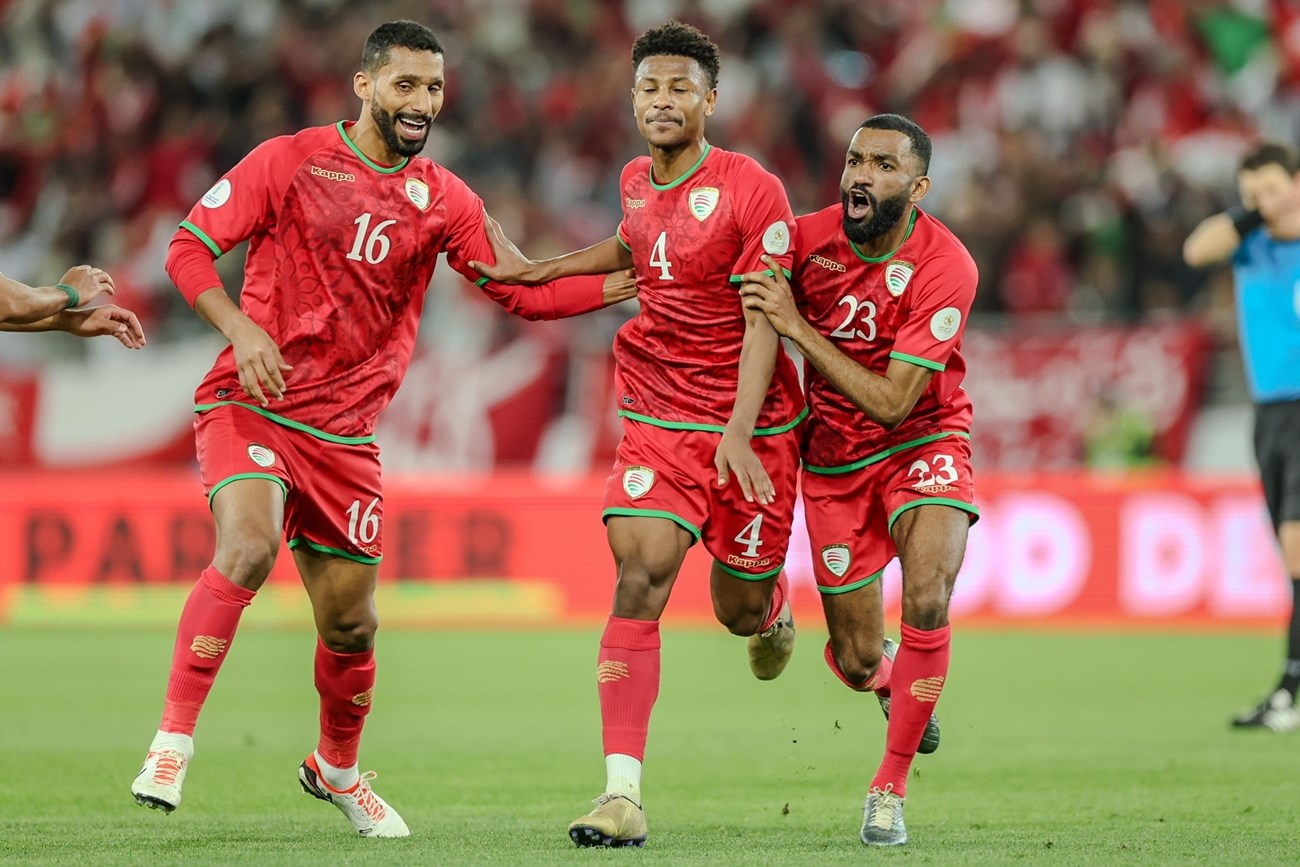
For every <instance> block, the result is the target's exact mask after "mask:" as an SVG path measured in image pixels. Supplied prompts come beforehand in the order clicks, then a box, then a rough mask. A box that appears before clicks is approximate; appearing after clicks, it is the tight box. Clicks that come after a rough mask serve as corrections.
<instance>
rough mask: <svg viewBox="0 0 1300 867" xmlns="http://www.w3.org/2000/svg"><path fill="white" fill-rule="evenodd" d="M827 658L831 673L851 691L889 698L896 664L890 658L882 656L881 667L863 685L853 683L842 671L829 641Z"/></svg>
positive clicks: (827, 643)
mask: <svg viewBox="0 0 1300 867" xmlns="http://www.w3.org/2000/svg"><path fill="white" fill-rule="evenodd" d="M825 656H826V664H827V665H829V666H830V667H831V671H832V672H834V673H835V676H836V677H838V678H839V679H840V680H841V681H842V682H843V683H844V685H845V686H847V687H848V688H849V689H852V690H856V691H857V692H874V693H875V694H876V695H878V696H880V697H881V698H889V679H890V675H892V674H893V671H894V663H893V662H891V661H890V659H889V657H888V656H885V655H884V654H881V656H880V665H879V666H878V667H877V668H876V673H875V674H873V675H872V676H871V677H869V678H867V679H866V680H864V681H862V683H853V682H852V681H850V680H849V679H848V677H847V676H846V675H845V674H844V672H843V671H841V670H840V664H839V663H838V662H836V661H835V651H833V650H832V649H831V643H830V642H829V641H828V642H826V654H825Z"/></svg>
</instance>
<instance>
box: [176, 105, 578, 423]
mask: <svg viewBox="0 0 1300 867" xmlns="http://www.w3.org/2000/svg"><path fill="white" fill-rule="evenodd" d="M350 125H351V124H350V123H346V122H342V123H338V124H336V125H333V126H324V127H314V128H311V129H306V130H303V131H302V132H299V133H297V134H296V135H292V136H281V137H279V138H274V139H271V140H269V141H266V142H264V143H263V144H261V145H259V146H258V147H257V148H256V149H254V150H253V151H252V153H250V154H249V155H248V156H247V157H245V158H244V159H243V160H242V161H240V163H239V164H238V165H236V166H235V167H234V168H233V169H231V170H230V171H229V172H227V173H226V174H225V175H224V176H223V177H222V178H221V180H219V181H218V182H217V183H216V185H215V186H213V187H212V189H210V190H209V191H208V192H207V194H206V195H204V196H203V198H202V199H201V200H200V201H199V203H198V204H196V205H195V206H194V209H193V210H191V211H190V214H189V217H188V218H187V219H186V220H185V221H184V222H183V223H181V227H182V229H184V230H188V231H189V232H191V233H193V234H194V235H195V236H197V237H198V238H199V239H200V240H202V241H203V243H204V244H206V245H207V246H208V248H209V249H210V250H211V251H212V253H213V254H215V255H217V256H220V255H221V254H223V253H225V252H227V251H229V250H230V249H231V248H232V247H234V246H235V245H236V244H239V243H240V242H242V241H244V240H248V239H251V241H250V243H249V248H248V260H247V264H246V265H245V268H244V286H243V291H242V294H241V295H240V307H241V308H242V309H243V311H244V313H245V314H247V315H248V316H249V318H251V319H252V320H253V321H254V322H256V323H257V324H258V325H259V326H260V327H261V328H263V329H264V330H265V331H266V332H267V334H269V335H270V337H271V339H272V340H274V341H275V343H276V345H277V346H279V348H280V353H281V355H283V357H284V360H285V362H287V363H288V364H291V365H293V370H291V371H289V372H288V373H287V374H286V375H285V382H286V385H287V390H286V391H285V395H284V398H283V399H282V400H276V401H272V403H271V405H270V407H268V409H267V410H263V409H262V408H260V407H253V405H252V404H250V403H247V402H246V401H248V397H247V396H246V395H245V394H244V391H243V389H242V388H241V387H240V385H239V377H238V374H237V372H236V368H235V361H234V353H233V351H232V350H231V348H230V347H226V349H225V350H224V351H222V353H221V354H220V355H219V356H218V357H217V361H216V364H214V365H213V367H212V370H211V371H209V373H208V375H207V377H206V378H204V380H203V382H202V384H201V385H200V386H199V388H198V391H197V392H196V393H195V398H194V399H195V404H196V407H195V408H196V410H198V411H202V410H205V409H210V408H212V407H213V406H218V405H221V404H223V403H227V402H238V403H242V404H243V405H245V406H250V407H252V408H254V409H255V410H256V411H257V412H261V413H262V414H264V415H267V416H269V417H271V418H273V419H275V420H277V421H280V422H281V423H287V424H289V425H290V426H293V427H298V428H300V429H306V430H307V432H309V433H312V434H315V435H317V436H324V437H325V438H327V439H332V440H336V441H340V442H369V441H370V440H372V439H373V438H374V428H375V420H376V417H377V416H378V415H379V412H380V411H381V410H382V409H383V408H384V407H385V406H387V405H388V403H389V401H390V400H392V397H393V394H394V393H395V392H396V391H397V387H398V386H399V385H400V384H401V382H402V377H403V376H405V374H406V369H407V366H408V365H409V363H410V360H411V353H412V351H413V349H414V347H415V336H416V329H417V327H418V324H419V318H420V312H421V310H422V309H423V308H424V294H425V290H426V289H427V288H428V286H429V281H430V279H431V278H432V276H433V270H434V266H435V265H436V263H437V261H438V255H439V254H440V253H443V252H446V253H447V256H448V261H449V262H450V263H451V265H452V267H453V268H455V269H456V270H457V271H459V272H460V273H461V274H463V275H464V276H465V277H466V279H468V280H471V281H474V282H476V283H478V284H479V285H480V286H481V285H483V283H484V282H485V280H483V279H480V278H479V275H478V274H477V273H475V272H474V271H473V270H471V269H470V268H468V267H467V266H466V264H465V263H466V262H467V261H469V260H471V259H476V260H479V261H483V262H493V261H495V259H494V258H493V255H492V250H491V246H490V244H489V242H488V240H487V233H486V228H485V222H484V211H483V202H482V201H481V200H480V199H479V197H478V196H476V195H475V194H474V193H473V192H472V191H471V190H470V189H469V187H468V186H466V185H465V183H464V182H463V181H462V180H461V179H460V178H458V177H456V176H455V175H453V174H452V173H451V172H449V171H447V169H445V168H443V167H442V166H440V165H438V164H437V163H434V162H433V161H432V160H429V159H427V158H424V157H413V158H408V159H404V160H403V161H402V162H401V163H399V164H398V165H395V166H380V165H377V164H375V163H374V162H372V161H371V160H370V159H368V158H367V157H366V156H365V155H364V154H363V153H362V152H361V151H360V150H359V149H358V148H357V147H356V145H355V144H353V143H352V141H351V139H349V138H348V137H347V135H346V133H345V132H344V130H345V129H346V128H347V127H349V126H350ZM485 291H487V292H488V294H490V295H492V296H493V298H494V300H497V301H498V302H499V303H502V304H505V305H507V306H510V304H509V303H508V302H509V298H508V297H507V296H510V294H511V292H513V291H514V290H512V289H509V288H504V287H498V286H497V285H496V284H491V285H490V286H489V287H488V288H487V289H486V290H485ZM522 291H529V290H527V289H525V290H522ZM544 294H545V293H544ZM545 297H548V298H549V297H550V296H549V295H546V296H545ZM530 303H531V302H530ZM594 306H599V303H598V302H597V303H596V304H595V305H594ZM570 312H580V311H570ZM543 315H544V314H543Z"/></svg>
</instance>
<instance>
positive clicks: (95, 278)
mask: <svg viewBox="0 0 1300 867" xmlns="http://www.w3.org/2000/svg"><path fill="white" fill-rule="evenodd" d="M113 292H114V286H113V278H112V277H110V276H109V275H108V272H107V271H104V270H103V269H101V268H93V267H91V266H90V265H77V266H75V267H73V268H70V269H69V270H68V272H67V273H66V274H64V275H63V279H62V280H60V281H59V282H58V283H56V284H55V285H53V286H36V287H33V286H28V285H27V284H26V283H20V282H18V281H17V280H11V279H10V278H8V277H6V276H4V275H3V274H0V331H66V332H68V333H69V334H75V335H77V336H78V337H98V336H101V335H111V336H112V337H116V338H117V339H118V340H119V341H120V342H121V344H122V345H123V346H125V347H126V348H127V349H139V348H140V347H142V346H144V342H145V341H144V331H143V330H141V328H140V320H139V319H137V318H136V315H135V314H134V313H132V312H131V311H130V310H123V309H122V308H121V307H118V306H117V305H115V304H105V305H102V306H100V307H83V306H82V305H84V304H89V303H90V302H91V301H94V300H95V299H96V298H98V297H99V296H100V295H112V294H113Z"/></svg>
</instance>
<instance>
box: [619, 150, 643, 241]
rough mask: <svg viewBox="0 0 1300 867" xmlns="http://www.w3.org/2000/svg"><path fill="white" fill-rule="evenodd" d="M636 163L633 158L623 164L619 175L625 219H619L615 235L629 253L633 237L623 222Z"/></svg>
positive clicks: (620, 194)
mask: <svg viewBox="0 0 1300 867" xmlns="http://www.w3.org/2000/svg"><path fill="white" fill-rule="evenodd" d="M636 165H637V161H636V160H632V161H631V162H629V163H628V164H627V165H625V166H623V171H622V172H621V173H620V174H619V177H618V197H619V200H620V201H621V202H622V209H623V219H621V220H619V221H618V228H617V229H616V230H615V231H614V237H615V238H618V242H619V243H620V244H622V245H623V249H625V250H627V251H628V252H629V253H631V252H632V238H631V236H629V235H628V233H627V227H626V226H624V225H623V223H624V221H625V220H626V219H627V200H628V198H629V196H628V189H627V184H628V181H630V180H631V179H632V176H633V173H634V172H635V168H634V167H635V166H636Z"/></svg>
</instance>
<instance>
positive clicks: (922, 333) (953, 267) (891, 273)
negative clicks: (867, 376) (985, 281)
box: [794, 204, 979, 472]
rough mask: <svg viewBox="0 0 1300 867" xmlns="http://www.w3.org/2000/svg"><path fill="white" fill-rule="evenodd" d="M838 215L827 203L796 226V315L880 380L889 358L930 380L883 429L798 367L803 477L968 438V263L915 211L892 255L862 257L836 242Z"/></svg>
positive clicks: (948, 236)
mask: <svg viewBox="0 0 1300 867" xmlns="http://www.w3.org/2000/svg"><path fill="white" fill-rule="evenodd" d="M843 214H844V211H843V208H842V206H841V205H839V204H836V205H832V206H831V207H829V208H826V209H825V210H821V211H818V212H816V213H814V214H806V215H804V216H801V217H800V218H799V219H798V221H797V229H796V232H795V246H796V254H795V255H796V260H797V261H796V262H795V268H794V286H795V291H796V293H797V294H798V296H799V301H800V306H801V308H803V313H804V316H806V317H807V319H808V321H809V322H811V323H812V324H813V326H814V327H815V328H816V329H817V330H818V331H820V332H821V333H822V334H825V335H827V336H828V337H829V338H830V340H831V341H832V342H833V343H834V344H835V346H836V348H838V349H839V350H840V351H841V352H843V353H844V354H845V355H847V356H849V357H850V358H852V359H853V360H854V361H856V362H858V363H859V364H861V365H862V366H863V367H865V368H866V369H867V370H869V371H871V372H872V373H875V374H878V375H880V376H884V374H885V371H886V370H887V369H888V368H889V361H890V359H892V358H900V359H902V360H903V361H908V362H911V363H912V364H919V365H921V366H922V367H926V368H929V369H930V370H933V371H934V376H933V377H931V379H930V383H929V385H927V386H926V388H925V390H924V391H923V392H921V396H920V397H919V398H918V399H917V401H916V406H915V407H913V409H912V412H911V413H910V414H909V415H908V416H907V418H906V419H904V420H903V423H902V424H900V425H899V426H898V427H897V428H895V429H894V430H887V429H885V428H884V427H882V426H881V425H879V424H877V423H876V422H874V421H872V420H871V419H869V418H867V417H866V416H865V415H864V414H863V413H862V411H861V410H859V409H858V408H857V407H855V406H854V405H853V403H852V402H851V401H850V400H849V399H848V398H847V397H845V396H844V395H843V394H841V393H840V392H839V391H837V390H836V389H835V387H834V386H832V385H831V384H830V383H829V382H827V380H826V377H824V376H822V374H820V373H819V372H817V370H816V369H815V368H813V367H812V366H811V365H807V366H806V367H805V370H804V374H805V376H804V381H805V385H806V388H807V391H808V404H809V408H810V411H811V414H810V416H809V418H808V427H807V429H806V430H805V432H804V437H805V439H804V449H803V458H804V464H805V465H806V466H807V467H808V469H809V470H810V471H812V472H826V471H832V472H847V471H849V470H851V469H857V468H858V467H862V466H866V465H867V464H870V463H874V462H875V461H876V460H879V459H880V458H883V457H885V456H886V454H892V453H894V452H897V451H899V450H901V449H903V448H907V447H908V446H912V445H919V444H920V443H921V442H924V441H929V440H932V439H938V438H939V437H941V436H943V435H944V434H957V435H964V436H967V437H969V435H970V422H971V402H970V397H969V396H968V395H967V394H966V392H965V391H964V390H963V389H962V388H961V381H962V378H963V377H964V376H965V375H966V362H965V360H964V359H963V358H962V355H961V337H962V332H963V331H964V330H965V326H966V319H967V316H968V315H969V313H970V306H971V302H972V301H973V300H974V299H975V285H976V282H977V281H978V276H979V275H978V272H977V271H976V268H975V261H974V260H973V259H971V256H970V253H968V252H966V248H965V247H964V246H963V245H962V243H961V241H959V240H957V238H956V236H954V235H953V234H952V232H950V231H948V227H947V226H945V225H943V223H940V222H939V221H938V220H936V219H935V218H934V217H931V216H930V215H929V214H926V213H924V212H922V211H921V210H920V209H914V210H913V214H912V218H911V225H909V227H908V230H907V236H906V237H905V238H904V240H903V243H902V244H901V245H899V247H898V248H897V249H896V250H894V251H893V252H892V253H889V254H887V255H885V256H881V257H879V258H870V257H867V256H864V255H863V254H862V253H860V252H859V251H858V249H857V247H855V246H854V245H853V244H852V243H851V242H850V241H849V239H848V238H847V237H845V235H844V229H843V226H842V224H841V221H842V219H843Z"/></svg>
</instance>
